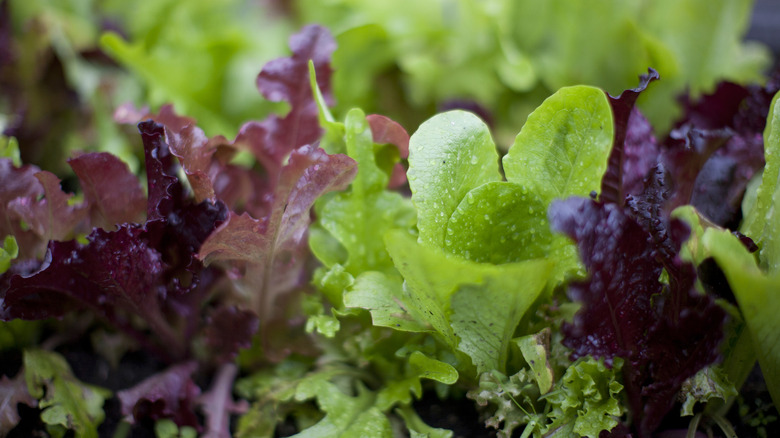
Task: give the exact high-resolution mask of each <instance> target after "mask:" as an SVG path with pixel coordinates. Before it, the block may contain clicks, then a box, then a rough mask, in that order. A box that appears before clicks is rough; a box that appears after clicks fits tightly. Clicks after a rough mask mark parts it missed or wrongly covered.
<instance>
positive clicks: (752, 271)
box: [702, 228, 780, 406]
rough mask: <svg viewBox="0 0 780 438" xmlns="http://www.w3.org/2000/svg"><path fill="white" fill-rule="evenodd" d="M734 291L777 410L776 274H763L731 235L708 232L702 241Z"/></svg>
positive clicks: (779, 332)
mask: <svg viewBox="0 0 780 438" xmlns="http://www.w3.org/2000/svg"><path fill="white" fill-rule="evenodd" d="M702 242H703V244H704V246H705V247H706V248H707V249H708V250H709V252H710V253H711V254H712V256H713V257H714V258H715V260H716V261H717V262H718V265H719V266H720V268H721V269H722V270H723V272H724V274H726V278H727V279H728V282H729V286H731V290H732V291H734V296H735V297H736V299H737V304H739V308H740V310H741V311H742V315H743V316H744V318H745V322H746V323H747V326H748V329H749V330H750V333H751V335H752V336H751V337H752V339H753V345H754V346H755V349H756V351H757V353H758V363H759V364H760V365H761V371H762V372H763V374H764V379H765V380H766V384H767V385H766V386H767V388H768V389H769V393H770V394H771V395H772V400H774V402H775V405H776V406H780V329H778V326H777V315H778V314H780V274H778V273H770V274H764V273H762V272H761V270H760V269H759V268H758V266H757V265H756V261H755V259H754V257H753V255H751V254H750V253H749V252H748V250H747V249H745V247H744V246H743V245H742V243H741V242H740V241H739V239H737V238H736V237H735V236H734V235H732V234H730V233H728V232H725V231H718V230H715V229H712V228H710V229H708V230H707V231H705V233H704V236H703V237H702Z"/></svg>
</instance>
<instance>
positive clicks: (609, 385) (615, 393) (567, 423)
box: [544, 357, 624, 438]
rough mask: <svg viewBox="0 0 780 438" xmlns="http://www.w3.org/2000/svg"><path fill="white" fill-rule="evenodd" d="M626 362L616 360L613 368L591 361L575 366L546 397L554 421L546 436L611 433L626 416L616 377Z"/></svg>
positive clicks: (595, 435)
mask: <svg viewBox="0 0 780 438" xmlns="http://www.w3.org/2000/svg"><path fill="white" fill-rule="evenodd" d="M622 365H623V361H622V360H621V359H619V358H615V360H614V362H613V364H612V368H607V367H606V365H604V361H603V359H602V360H599V361H597V360H595V359H593V358H592V357H588V358H587V359H580V360H578V361H576V362H574V363H573V364H572V365H571V366H569V368H568V369H567V370H566V373H565V374H564V375H563V377H562V378H561V380H560V382H559V385H558V386H557V387H556V388H555V389H554V390H553V391H552V392H550V393H549V394H547V395H545V396H544V399H545V400H547V401H548V402H549V403H550V404H551V405H552V406H553V408H552V411H551V412H550V413H549V414H548V416H549V418H550V419H551V420H552V422H551V423H550V424H548V426H547V432H546V435H545V436H561V437H564V436H582V437H588V438H598V436H599V434H600V433H601V431H602V430H607V431H609V430H612V428H613V427H615V426H617V424H618V418H620V416H621V415H622V414H623V410H624V408H623V405H622V404H621V401H620V392H621V391H622V390H623V385H621V384H620V382H619V381H618V378H617V376H618V375H619V373H620V368H621V367H622Z"/></svg>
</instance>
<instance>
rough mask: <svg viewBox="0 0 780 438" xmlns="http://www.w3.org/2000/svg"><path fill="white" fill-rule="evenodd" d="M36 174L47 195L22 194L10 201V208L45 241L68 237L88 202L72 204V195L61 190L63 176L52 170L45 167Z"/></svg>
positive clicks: (82, 217)
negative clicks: (32, 195) (31, 195)
mask: <svg viewBox="0 0 780 438" xmlns="http://www.w3.org/2000/svg"><path fill="white" fill-rule="evenodd" d="M35 178H36V179H37V180H38V182H39V183H40V186H41V187H43V193H44V197H43V198H41V199H37V198H33V197H19V198H16V199H14V200H13V201H11V202H10V203H9V204H8V209H9V210H10V211H11V212H13V213H14V214H15V215H16V217H17V218H19V219H21V220H23V221H24V222H25V223H26V224H27V226H29V227H30V229H31V230H32V231H33V232H34V233H35V234H37V235H38V236H40V238H41V239H42V240H43V241H48V240H62V239H66V238H68V237H69V236H70V235H71V234H72V233H73V230H74V229H75V228H76V227H77V225H78V224H79V223H80V222H81V221H82V220H83V219H84V218H85V216H86V213H87V210H86V208H85V207H86V206H85V205H83V204H80V205H69V200H70V199H71V198H72V197H73V195H72V194H66V193H64V192H63V191H62V188H60V179H59V178H57V177H56V176H55V175H54V174H53V173H51V172H47V171H45V170H44V171H41V172H37V173H36V174H35Z"/></svg>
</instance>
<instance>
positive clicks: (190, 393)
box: [117, 362, 200, 430]
mask: <svg viewBox="0 0 780 438" xmlns="http://www.w3.org/2000/svg"><path fill="white" fill-rule="evenodd" d="M197 368H198V365H197V363H195V362H186V363H183V364H179V365H176V366H173V367H171V368H169V369H167V370H165V371H163V372H160V373H157V374H155V375H153V376H151V377H149V378H147V379H146V380H144V381H142V382H141V383H139V384H137V385H135V386H134V387H132V388H130V389H126V390H123V391H119V392H118V393H117V398H118V399H119V401H120V403H121V406H122V415H125V416H126V417H127V420H128V421H129V422H130V423H135V422H136V421H139V420H142V419H145V418H150V419H152V420H160V419H164V418H168V419H171V420H173V421H174V422H175V423H176V424H178V425H179V426H192V427H195V428H196V429H198V430H200V425H199V422H198V417H197V416H196V415H195V411H194V407H195V401H196V398H197V397H198V395H199V394H200V388H198V386H197V385H195V383H194V382H193V381H192V378H191V376H192V373H194V372H195V370H197Z"/></svg>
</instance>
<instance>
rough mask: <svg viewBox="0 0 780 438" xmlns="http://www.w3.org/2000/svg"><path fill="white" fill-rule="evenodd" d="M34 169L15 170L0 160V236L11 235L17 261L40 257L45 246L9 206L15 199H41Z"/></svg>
mask: <svg viewBox="0 0 780 438" xmlns="http://www.w3.org/2000/svg"><path fill="white" fill-rule="evenodd" d="M40 171H41V170H40V169H39V168H38V167H37V166H33V165H29V164H28V165H24V166H22V167H15V166H14V164H13V162H12V161H11V159H10V158H0V235H2V236H3V237H5V236H7V235H13V236H15V237H16V242H17V244H18V245H19V258H20V259H27V258H35V257H36V256H38V255H39V253H42V251H43V249H45V247H46V242H45V241H41V239H40V236H37V235H36V234H35V233H34V232H33V231H31V230H25V229H23V228H22V226H21V223H20V221H19V217H18V215H17V214H16V213H15V212H14V211H13V210H12V209H10V208H9V204H10V203H11V202H13V201H15V200H16V199H18V198H26V199H38V198H39V197H40V196H43V195H44V191H43V187H42V186H41V184H40V182H39V181H38V179H37V178H35V174H37V173H38V172H40Z"/></svg>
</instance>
